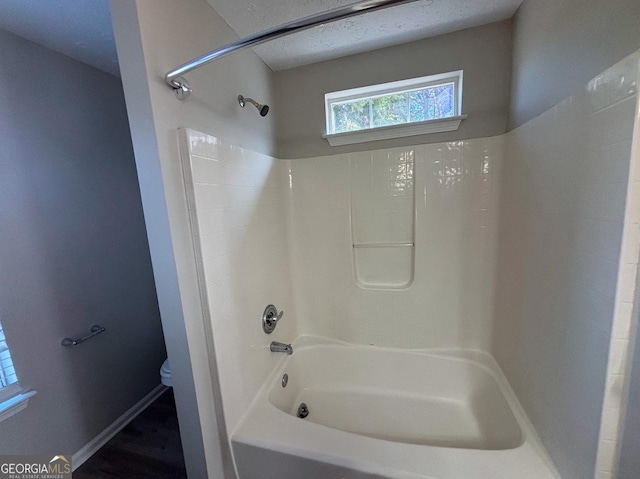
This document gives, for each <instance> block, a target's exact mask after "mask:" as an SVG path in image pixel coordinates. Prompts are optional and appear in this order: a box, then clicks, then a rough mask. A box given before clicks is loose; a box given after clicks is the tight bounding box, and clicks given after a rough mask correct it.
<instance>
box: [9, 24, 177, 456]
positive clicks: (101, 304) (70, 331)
mask: <svg viewBox="0 0 640 479" xmlns="http://www.w3.org/2000/svg"><path fill="white" fill-rule="evenodd" d="M0 58H2V68H0V88H1V89H2V91H3V92H4V93H3V94H0V145H1V146H0V225H1V226H0V244H1V245H2V247H1V248H0V304H1V305H2V306H1V307H0V321H2V324H3V326H4V332H5V333H6V336H7V341H8V344H9V347H10V349H11V354H12V357H13V363H14V365H15V368H16V371H17V374H18V379H19V381H20V383H21V385H22V386H23V387H24V388H28V389H35V390H37V391H38V394H37V395H36V396H35V397H33V398H32V399H31V400H30V401H29V405H28V407H27V408H26V409H25V410H23V411H21V412H19V413H18V414H16V415H14V416H12V417H10V418H8V419H7V420H5V421H3V422H2V423H0V454H52V453H59V454H68V455H72V454H74V453H76V452H77V451H78V450H79V449H81V448H82V447H84V446H85V445H86V444H87V443H88V442H89V441H91V440H92V439H94V438H95V437H96V436H97V435H98V434H99V433H101V432H102V431H103V430H104V429H105V428H107V427H108V426H110V425H111V424H112V423H113V422H114V421H115V420H116V419H117V418H118V417H119V416H121V415H122V414H124V413H125V412H126V411H127V410H128V409H129V408H131V407H132V406H133V405H134V404H136V403H137V402H138V401H139V400H140V399H142V398H143V397H144V396H145V395H146V394H147V393H149V392H150V391H151V390H152V389H154V388H155V387H156V386H158V385H159V384H160V378H159V368H160V365H161V364H162V361H164V359H165V357H166V356H165V354H166V353H165V349H164V342H163V337H162V328H161V325H160V314H159V311H158V303H157V299H156V294H155V289H154V284H153V275H152V270H151V261H150V258H149V246H148V244H147V237H146V234H145V229H144V218H143V216H142V206H141V203H140V190H139V187H138V180H137V177H136V170H135V161H134V157H133V149H132V145H131V136H130V134H129V129H128V123H127V114H126V109H125V104H124V97H123V93H122V85H121V83H120V81H119V80H118V79H117V78H116V77H113V76H111V75H109V74H107V73H104V72H102V71H99V70H96V69H95V68H92V67H89V66H87V65H84V64H82V63H79V62H77V61H75V60H72V59H70V58H68V57H66V56H63V55H60V54H59V53H55V52H53V51H51V50H48V49H47V48H44V47H42V46H39V45H36V44H34V43H31V42H29V41H27V40H24V39H23V38H20V37H18V36H16V35H13V34H10V33H7V32H4V31H1V30H0ZM17 78H19V87H17V86H16V79H17ZM94 324H100V325H101V326H104V327H105V328H106V331H105V332H104V333H102V334H101V335H99V336H97V337H95V338H93V339H91V341H89V342H87V343H86V344H82V345H79V346H77V347H73V348H63V347H62V346H61V345H60V341H61V340H62V338H64V337H67V336H70V337H82V336H84V335H86V334H87V333H88V332H89V329H90V328H91V326H92V325H94Z"/></svg>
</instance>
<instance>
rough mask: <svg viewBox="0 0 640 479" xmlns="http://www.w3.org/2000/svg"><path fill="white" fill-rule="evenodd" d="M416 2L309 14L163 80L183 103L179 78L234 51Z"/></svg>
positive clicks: (185, 87) (187, 89)
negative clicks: (364, 14)
mask: <svg viewBox="0 0 640 479" xmlns="http://www.w3.org/2000/svg"><path fill="white" fill-rule="evenodd" d="M415 1H417V0H365V1H361V2H358V3H354V4H351V5H347V6H344V7H338V8H334V9H333V10H329V11H327V12H323V13H318V14H316V15H310V16H308V17H304V18H301V19H300V20H294V21H292V22H288V23H285V24H283V25H280V26H277V27H274V28H270V29H268V30H265V31H263V32H260V33H256V34H255V35H251V36H249V37H245V38H241V39H240V40H237V41H235V42H232V43H228V44H226V45H223V46H221V47H219V48H216V49H215V50H211V51H210V52H208V53H205V54H204V55H201V56H199V57H196V58H194V59H193V60H190V61H188V62H187V63H183V64H182V65H180V66H179V67H176V68H174V69H173V70H169V71H168V72H167V74H166V75H165V76H164V79H165V81H166V82H167V83H168V84H169V86H170V87H172V88H173V89H174V92H175V94H176V96H177V97H178V99H180V100H184V99H185V98H187V97H188V96H189V94H190V93H191V91H192V88H191V85H189V82H187V80H186V79H185V78H184V77H183V76H182V75H184V74H186V73H189V72H190V71H191V70H195V69H196V68H199V67H201V66H203V65H206V64H207V63H210V62H212V61H213V60H215V59H217V58H220V57H223V56H225V55H228V54H229V53H233V52H235V51H236V50H242V49H243V48H247V47H252V46H254V45H260V44H261V43H265V42H268V41H271V40H275V39H277V38H280V37H286V36H287V35H291V34H293V33H297V32H301V31H303V30H308V29H309V28H313V27H317V26H318V25H323V24H326V23H332V22H336V21H338V20H342V19H344V18H349V17H353V16H356V15H362V14H363V13H367V12H373V11H375V10H381V9H383V8H388V7H393V6H396V5H401V4H403V3H411V2H415Z"/></svg>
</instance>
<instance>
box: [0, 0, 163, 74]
mask: <svg viewBox="0 0 640 479" xmlns="http://www.w3.org/2000/svg"><path fill="white" fill-rule="evenodd" d="M148 1H152V0H148ZM0 28H1V29H3V30H8V31H10V32H13V33H15V34H16V35H20V36H21V37H24V38H26V39H28V40H31V41H33V42H35V43H39V44H40V45H44V46H45V47H47V48H50V49H51V50H55V51H57V52H59V53H62V54H64V55H67V56H69V57H71V58H74V59H76V60H78V61H80V62H83V63H87V64H88V65H91V66H93V67H96V68H99V69H100V70H103V71H105V72H107V73H111V74H113V75H119V69H118V57H117V54H116V44H115V41H114V39H113V27H112V25H111V12H110V11H109V2H108V0H55V1H54V0H0Z"/></svg>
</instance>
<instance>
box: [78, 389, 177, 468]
mask: <svg viewBox="0 0 640 479" xmlns="http://www.w3.org/2000/svg"><path fill="white" fill-rule="evenodd" d="M114 477H118V478H125V479H151V478H153V479H183V478H184V479H186V477H187V473H186V471H185V467H184V457H183V455H182V444H181V443H180V431H179V429H178V416H177V414H176V404H175V401H174V399H173V389H169V390H167V391H166V392H165V393H164V394H162V396H160V397H159V398H158V399H156V401H154V402H153V403H152V404H151V405H150V406H149V407H148V408H147V409H146V410H144V411H143V412H142V413H141V414H140V415H139V416H138V417H136V418H135V419H134V420H133V421H131V423H129V424H128V425H127V426H126V427H125V428H124V429H123V430H122V431H120V432H119V433H118V434H117V435H116V436H114V438H113V439H111V440H110V441H109V442H108V443H107V444H105V446H104V447H103V448H102V449H100V450H99V451H98V452H97V453H96V454H94V455H93V456H92V457H91V458H90V459H89V460H87V462H85V463H84V464H83V465H82V466H80V467H79V468H78V469H77V470H76V471H75V472H74V473H73V479H112V478H114Z"/></svg>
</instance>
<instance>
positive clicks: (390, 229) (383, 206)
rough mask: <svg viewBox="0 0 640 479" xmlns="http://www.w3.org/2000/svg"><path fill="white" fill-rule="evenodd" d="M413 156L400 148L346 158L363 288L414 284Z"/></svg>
mask: <svg viewBox="0 0 640 479" xmlns="http://www.w3.org/2000/svg"><path fill="white" fill-rule="evenodd" d="M414 156H415V152H414V149H413V148H399V149H392V150H381V151H380V150H379V151H375V152H364V153H357V154H353V155H351V157H350V174H349V183H350V191H351V234H352V240H353V249H352V255H353V269H354V277H355V281H356V283H357V284H358V285H359V286H360V287H361V288H364V289H404V288H407V287H409V286H410V285H411V283H412V282H413V274H414V256H415V252H414V250H415V241H414V236H415V233H414V231H415V225H414V221H415V220H414V218H415V214H414V211H415V199H414V197H415V195H414V186H415V185H414V181H415V180H414V164H415V158H414Z"/></svg>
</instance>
